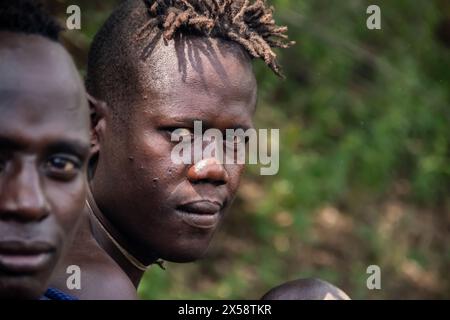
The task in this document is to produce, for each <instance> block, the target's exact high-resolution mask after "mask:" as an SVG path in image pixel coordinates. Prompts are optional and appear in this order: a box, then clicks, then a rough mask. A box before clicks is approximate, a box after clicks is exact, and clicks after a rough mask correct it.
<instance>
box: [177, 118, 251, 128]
mask: <svg viewBox="0 0 450 320" xmlns="http://www.w3.org/2000/svg"><path fill="white" fill-rule="evenodd" d="M170 121H174V122H178V123H180V124H189V125H191V124H192V125H194V121H201V122H202V126H203V129H204V130H207V129H209V128H215V126H213V125H212V124H211V123H210V122H209V121H205V120H202V119H200V118H181V117H173V118H170ZM253 128H254V126H253V124H251V125H242V124H236V125H234V126H232V127H229V128H226V129H233V130H237V129H243V130H244V131H247V130H248V129H253Z"/></svg>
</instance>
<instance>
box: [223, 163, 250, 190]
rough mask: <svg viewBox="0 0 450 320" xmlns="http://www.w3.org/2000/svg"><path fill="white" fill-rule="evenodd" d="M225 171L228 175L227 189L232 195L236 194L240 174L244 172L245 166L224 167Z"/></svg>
mask: <svg viewBox="0 0 450 320" xmlns="http://www.w3.org/2000/svg"><path fill="white" fill-rule="evenodd" d="M225 170H226V171H227V173H228V187H229V189H230V190H231V192H232V193H233V196H234V194H235V193H236V192H237V189H238V187H239V183H240V181H241V177H242V174H243V173H244V171H245V165H238V164H234V165H226V166H225Z"/></svg>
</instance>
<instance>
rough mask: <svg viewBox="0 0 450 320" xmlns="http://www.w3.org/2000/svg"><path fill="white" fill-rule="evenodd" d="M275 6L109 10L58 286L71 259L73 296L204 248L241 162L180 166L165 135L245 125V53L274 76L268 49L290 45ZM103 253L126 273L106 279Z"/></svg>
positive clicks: (120, 294) (248, 70)
mask: <svg viewBox="0 0 450 320" xmlns="http://www.w3.org/2000/svg"><path fill="white" fill-rule="evenodd" d="M272 13H273V8H271V7H268V6H267V4H266V2H265V1H262V0H254V1H250V0H234V1H231V0H203V1H201V0H156V1H148V0H145V1H144V0H126V1H124V2H122V4H121V5H120V6H119V7H118V8H117V9H116V10H115V11H114V13H113V14H112V15H111V17H109V19H108V20H107V21H106V23H105V24H104V25H103V27H102V28H101V30H100V31H99V32H98V34H97V35H96V37H95V39H94V41H93V44H92V47H91V50H90V53H89V61H88V74H87V88H88V91H89V93H90V94H91V95H92V96H95V97H96V98H97V101H93V103H92V105H91V118H92V120H93V124H92V154H93V159H92V163H91V167H90V169H91V170H90V174H89V182H90V183H89V186H90V193H89V196H88V199H87V204H86V210H85V215H86V217H85V222H84V224H83V226H82V227H81V229H80V232H79V234H78V236H77V237H76V239H75V242H74V244H73V247H72V251H71V254H70V255H69V256H68V257H67V259H66V260H65V262H64V263H63V264H62V268H61V270H60V272H59V276H58V277H56V278H55V280H54V282H53V285H54V286H57V287H60V288H64V286H65V280H64V279H65V268H66V267H67V266H68V265H79V266H81V268H82V270H83V273H82V279H81V284H82V286H81V287H82V288H81V290H80V291H77V292H76V293H75V294H77V295H78V297H79V298H82V299H99V298H100V299H110V298H112V299H115V298H123V299H133V298H135V296H136V288H137V287H138V285H139V282H140V280H141V278H142V276H143V274H144V271H145V270H147V269H148V268H149V267H150V266H151V265H152V264H155V263H157V264H160V262H159V261H160V259H162V260H167V261H172V262H191V261H195V260H197V259H199V258H201V257H202V256H203V255H204V254H205V251H206V250H207V248H208V246H209V244H210V242H211V239H212V237H213V235H214V234H215V232H216V230H217V228H218V226H219V224H220V223H221V222H222V220H223V218H224V216H225V215H226V212H227V211H228V209H229V208H230V206H231V203H232V201H233V199H234V197H235V195H236V192H237V189H238V186H239V181H240V177H241V175H242V172H243V169H244V166H243V165H242V164H223V163H221V162H219V161H217V159H216V158H215V156H214V157H213V156H211V157H206V158H204V159H201V160H195V161H194V163H193V164H184V163H181V164H180V163H176V162H175V161H172V157H171V155H172V151H173V150H174V147H175V145H176V143H175V142H174V140H173V139H174V138H175V140H177V142H178V141H179V140H182V139H183V140H184V138H191V137H193V136H194V132H193V129H194V122H197V121H201V123H202V126H203V129H204V130H206V129H216V130H219V132H221V133H224V132H226V130H227V129H243V130H244V131H246V130H247V129H250V128H252V127H253V122H252V117H253V115H254V112H255V107H256V100H257V84H256V79H255V76H254V73H253V70H252V63H251V60H252V59H253V58H261V59H262V60H264V62H265V63H266V64H267V65H268V66H269V67H270V68H271V69H272V70H273V71H274V72H275V73H276V74H278V75H281V71H280V66H279V64H278V62H277V59H276V54H275V53H274V51H273V49H274V48H287V47H289V46H291V45H292V44H293V43H292V42H290V41H288V40H287V36H286V31H287V28H286V27H279V26H277V25H276V23H275V21H274V19H273V16H272ZM200 148H201V146H200ZM189 153H190V152H189ZM189 153H188V155H189ZM105 251H106V252H107V253H108V255H109V256H110V257H112V258H113V259H114V261H115V262H116V263H117V265H118V266H120V268H121V269H122V271H123V272H122V273H117V274H115V275H114V277H113V279H111V273H107V274H106V273H103V267H104V263H103V262H102V263H99V259H98V257H99V256H101V255H102V254H104V252H105ZM124 274H125V275H126V276H127V277H128V279H129V281H130V283H132V287H131V289H130V288H127V283H126V281H123V282H122V283H121V284H117V288H116V289H115V290H114V289H113V288H114V287H115V286H116V285H112V284H111V281H115V280H114V279H122V278H123V275H124ZM300 287H301V286H300ZM287 288H288V290H290V291H292V286H291V285H288V287H287ZM297 289H298V288H296V289H295V290H297ZM300 289H301V288H300ZM131 290H134V293H133V294H129V292H130V291H131ZM276 291H277V292H280V288H277V290H276ZM272 296H273V295H272ZM278 296H280V295H278ZM269 297H270V296H269Z"/></svg>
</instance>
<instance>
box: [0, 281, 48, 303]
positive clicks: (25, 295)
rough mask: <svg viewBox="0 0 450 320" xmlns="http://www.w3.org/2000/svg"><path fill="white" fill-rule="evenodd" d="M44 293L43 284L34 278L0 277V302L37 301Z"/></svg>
mask: <svg viewBox="0 0 450 320" xmlns="http://www.w3.org/2000/svg"><path fill="white" fill-rule="evenodd" d="M44 291H45V284H42V283H40V282H39V281H38V280H36V279H35V278H34V277H31V276H30V277H20V276H18V277H12V276H11V277H3V276H0V300H4V299H11V300H37V299H39V298H40V297H41V296H42V295H43V294H44Z"/></svg>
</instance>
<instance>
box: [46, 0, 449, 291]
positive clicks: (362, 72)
mask: <svg viewBox="0 0 450 320" xmlns="http://www.w3.org/2000/svg"><path fill="white" fill-rule="evenodd" d="M269 2H270V3H272V4H273V5H274V6H275V8H276V12H277V14H276V15H277V18H278V19H279V21H280V23H281V24H286V25H288V26H289V28H290V32H289V33H290V37H291V38H292V39H294V40H296V41H297V45H296V46H295V47H294V48H292V49H290V50H286V51H283V52H279V56H280V59H281V61H282V64H283V66H284V70H285V74H286V77H287V79H286V80H284V81H281V80H280V79H278V78H277V77H275V76H274V75H273V74H272V73H271V72H270V71H269V70H268V68H266V67H265V66H264V65H263V63H261V62H255V71H256V74H257V78H258V81H259V92H260V94H259V95H260V98H259V106H258V111H257V121H256V124H257V126H258V127H260V128H280V136H281V141H280V150H281V155H280V160H281V163H280V171H279V173H278V175H276V176H273V177H270V176H269V177H262V176H260V175H258V172H259V169H258V168H257V167H250V168H249V170H248V172H247V174H246V176H245V179H244V181H243V183H242V187H241V189H240V192H239V196H238V199H237V200H236V203H235V205H234V207H233V210H232V212H231V213H230V216H229V217H228V220H227V221H226V223H225V226H224V227H223V229H222V230H221V232H220V233H219V234H218V235H217V237H216V239H215V240H214V242H213V244H212V246H211V249H210V251H209V254H208V256H207V257H205V259H203V260H202V261H199V262H196V263H191V264H171V263H168V264H167V265H166V266H167V271H163V270H161V269H159V268H158V267H154V268H152V269H151V270H149V271H148V272H147V274H146V275H145V278H144V280H143V282H142V285H141V287H140V289H139V292H140V295H141V297H142V298H145V299H170V298H174V299H178V298H194V299H195V298H208V299H209V298H214V299H230V298H243V299H251V298H259V297H260V296H261V295H262V294H263V293H264V292H265V291H267V290H268V289H270V288H271V287H273V286H275V285H277V284H280V283H282V282H285V281H287V280H291V279H295V278H301V277H319V278H322V279H325V280H328V281H330V282H332V283H334V284H336V285H338V286H340V287H341V288H343V289H344V290H345V291H346V292H347V293H348V294H349V295H350V296H351V297H352V298H375V299H378V298H450V276H449V271H450V245H449V244H450V198H449V191H450V162H449V159H450V142H449V137H450V125H449V124H450V103H449V102H450V90H449V88H450V59H449V56H450V2H448V1H444V0H443V1H439V0H435V1H425V0H421V1H406V0H397V1H364V0H361V1H359V0H348V1H332V0H273V1H269ZM117 3H118V1H100V0H90V1H87V0H78V1H65V0H60V1H48V5H49V6H50V8H51V10H52V11H53V12H54V13H55V14H57V15H58V16H59V17H60V18H61V19H62V21H64V19H65V18H66V14H65V9H66V7H67V6H68V5H69V4H78V5H79V6H80V7H81V10H82V30H81V31H70V32H67V33H66V34H65V40H66V43H67V46H68V48H69V49H70V51H71V52H72V53H73V55H74V56H75V58H76V60H77V62H78V65H79V67H80V71H81V72H82V73H83V74H84V73H85V66H86V56H87V50H88V48H89V44H90V42H91V40H92V38H93V36H94V35H95V33H96V31H97V30H98V28H99V27H100V26H101V24H102V23H103V21H104V20H105V19H106V17H107V16H108V15H109V14H110V13H111V10H112V9H113V8H114V6H115V5H117ZM370 4H378V5H379V6H380V7H381V17H382V29H381V30H368V29H367V28H366V19H367V17H368V15H367V14H366V9H367V7H368V5H370ZM372 264H377V265H379V266H380V267H381V270H382V289H381V290H372V291H371V290H368V289H367V287H366V279H367V276H368V275H367V274H366V268H367V267H368V266H369V265H372Z"/></svg>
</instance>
